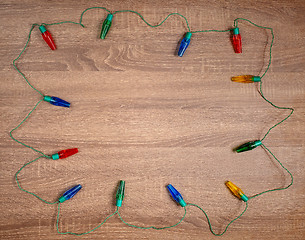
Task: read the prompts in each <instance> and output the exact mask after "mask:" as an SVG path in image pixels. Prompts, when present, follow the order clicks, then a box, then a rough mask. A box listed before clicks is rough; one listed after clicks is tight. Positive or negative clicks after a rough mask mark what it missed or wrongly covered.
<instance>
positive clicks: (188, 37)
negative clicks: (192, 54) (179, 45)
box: [184, 32, 192, 39]
mask: <svg viewBox="0 0 305 240" xmlns="http://www.w3.org/2000/svg"><path fill="white" fill-rule="evenodd" d="M191 37H192V33H191V32H187V33H186V34H185V37H184V38H186V39H191Z"/></svg>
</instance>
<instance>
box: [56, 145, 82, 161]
mask: <svg viewBox="0 0 305 240" xmlns="http://www.w3.org/2000/svg"><path fill="white" fill-rule="evenodd" d="M75 153H78V149H77V148H71V149H66V150H61V151H59V152H58V153H56V154H53V155H52V159H53V160H57V159H63V158H67V157H70V156H72V155H74V154H75Z"/></svg>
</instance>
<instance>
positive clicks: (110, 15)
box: [106, 14, 113, 22]
mask: <svg viewBox="0 0 305 240" xmlns="http://www.w3.org/2000/svg"><path fill="white" fill-rule="evenodd" d="M112 18H113V15H112V14H108V15H107V18H106V20H108V21H110V22H111V21H112Z"/></svg>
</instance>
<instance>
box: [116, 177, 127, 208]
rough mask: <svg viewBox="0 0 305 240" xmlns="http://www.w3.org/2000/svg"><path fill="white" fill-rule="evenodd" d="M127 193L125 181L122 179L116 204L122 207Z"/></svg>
mask: <svg viewBox="0 0 305 240" xmlns="http://www.w3.org/2000/svg"><path fill="white" fill-rule="evenodd" d="M124 194H125V181H123V180H121V181H120V185H119V187H118V190H117V192H116V206H117V207H121V206H122V202H123V199H124Z"/></svg>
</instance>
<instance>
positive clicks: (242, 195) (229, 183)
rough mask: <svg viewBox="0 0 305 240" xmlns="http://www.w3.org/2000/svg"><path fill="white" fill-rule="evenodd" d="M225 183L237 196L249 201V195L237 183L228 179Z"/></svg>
mask: <svg viewBox="0 0 305 240" xmlns="http://www.w3.org/2000/svg"><path fill="white" fill-rule="evenodd" d="M225 184H226V186H227V187H228V188H229V189H230V191H231V192H232V193H233V194H234V195H235V196H236V197H238V198H239V199H241V200H243V201H244V202H247V201H248V200H249V199H248V197H247V196H246V195H245V194H244V192H243V191H242V190H241V189H240V188H239V187H237V186H236V185H235V184H233V183H232V182H230V181H227V182H226V183H225Z"/></svg>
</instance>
